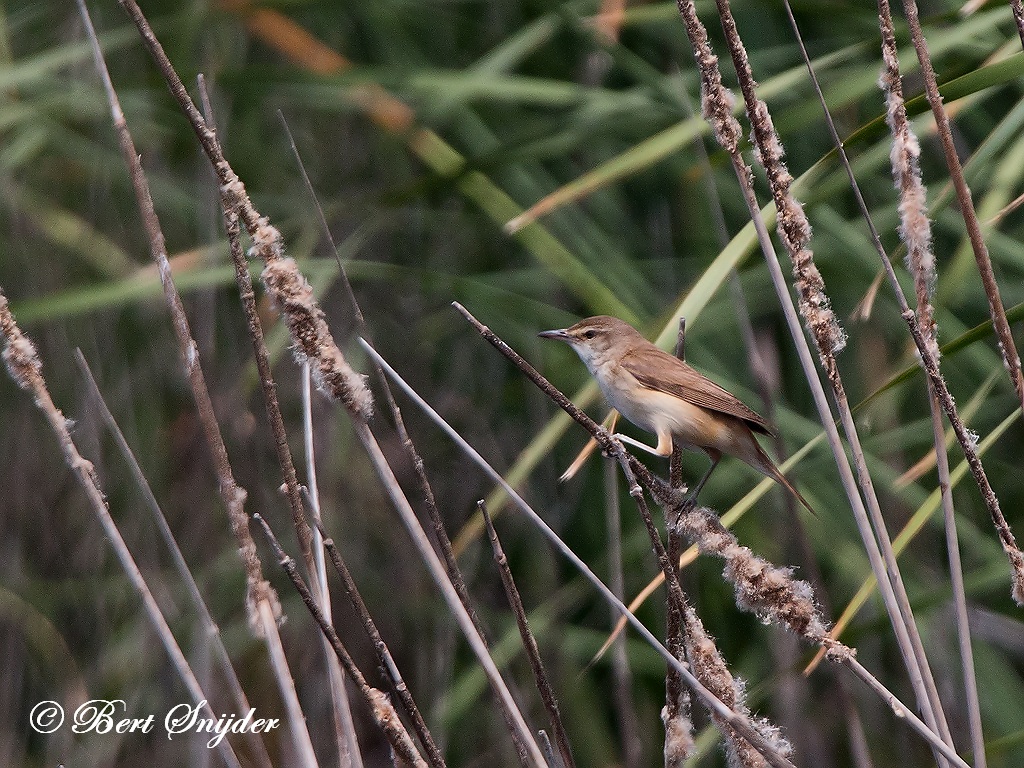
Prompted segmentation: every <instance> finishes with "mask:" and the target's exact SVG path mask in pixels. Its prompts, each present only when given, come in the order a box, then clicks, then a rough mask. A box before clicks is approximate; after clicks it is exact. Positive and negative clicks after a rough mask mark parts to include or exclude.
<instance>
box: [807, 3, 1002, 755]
mask: <svg viewBox="0 0 1024 768" xmlns="http://www.w3.org/2000/svg"><path fill="white" fill-rule="evenodd" d="M878 6H879V14H878V16H879V28H880V30H881V33H882V62H883V68H882V74H881V77H880V78H879V86H880V87H881V89H882V92H883V94H884V96H885V102H886V122H887V123H888V125H889V129H890V131H891V132H892V136H893V143H892V150H891V152H890V162H891V165H892V174H893V181H894V183H895V185H896V189H897V190H898V191H899V196H900V204H899V213H900V226H899V235H900V239H901V240H902V241H903V242H904V243H905V244H906V246H907V256H906V260H907V267H908V269H909V270H910V273H911V274H912V275H913V276H914V293H915V295H916V298H917V318H916V319H917V325H918V327H919V328H920V329H921V334H922V336H923V338H924V341H925V345H926V348H927V354H928V356H930V357H931V358H932V359H933V360H934V361H936V362H937V361H938V359H939V356H940V352H939V343H938V328H937V326H936V322H935V308H934V306H933V305H932V294H933V292H934V290H935V283H936V270H935V254H934V252H933V251H932V247H931V246H932V235H931V223H930V222H929V220H928V214H927V194H926V191H925V187H924V182H923V180H922V177H921V167H920V162H919V159H920V155H921V146H920V143H919V142H918V140H917V136H916V135H915V134H914V130H913V128H912V127H911V125H910V120H909V119H908V117H907V109H906V103H905V100H904V98H903V84H902V81H901V78H900V62H899V51H898V48H897V46H896V36H895V32H894V29H893V23H892V13H891V11H890V9H889V3H888V0H878ZM822 104H823V105H824V99H822ZM826 113H827V108H826ZM830 123H831V120H830ZM833 130H834V126H833ZM837 146H840V144H839V143H838V142H837ZM840 151H841V152H842V150H841V149H840ZM842 157H843V158H844V160H845V152H842ZM864 212H865V213H867V209H866V206H865V209H864ZM869 220H870V217H869ZM875 239H876V240H877V233H875ZM878 246H879V247H880V246H881V242H880V241H878ZM883 252H884V249H883ZM927 382H928V406H929V411H930V413H931V421H932V439H933V442H934V445H935V457H936V466H937V471H938V478H939V487H940V488H941V492H942V511H943V522H944V526H945V532H946V545H947V546H946V550H947V556H948V558H949V570H950V580H951V582H952V587H953V605H954V615H955V617H956V626H957V639H958V642H959V649H960V659H961V666H962V669H963V676H964V691H965V694H966V698H967V720H968V725H969V729H970V734H971V745H972V748H973V749H972V751H973V753H974V761H975V768H985V766H986V765H987V761H986V758H985V737H984V731H983V728H982V723H981V704H980V701H979V697H978V686H977V681H976V678H975V672H974V651H973V649H972V648H971V632H970V626H969V623H968V620H967V595H966V589H965V587H964V577H963V568H962V566H961V562H960V542H959V537H958V535H957V529H956V517H955V514H954V510H953V493H952V486H951V483H950V476H949V459H948V457H947V455H946V435H945V430H944V429H943V426H942V416H941V407H942V406H941V404H940V402H939V396H938V393H937V392H936V389H935V384H934V383H933V382H932V381H931V380H930V379H928V380H927Z"/></svg>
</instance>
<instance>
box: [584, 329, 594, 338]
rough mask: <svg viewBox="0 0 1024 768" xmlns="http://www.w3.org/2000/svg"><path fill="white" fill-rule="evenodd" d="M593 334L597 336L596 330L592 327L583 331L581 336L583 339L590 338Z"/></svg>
mask: <svg viewBox="0 0 1024 768" xmlns="http://www.w3.org/2000/svg"><path fill="white" fill-rule="evenodd" d="M595 336H597V331H595V330H594V329H590V330H589V331H584V332H583V338H584V339H592V338H594V337H595Z"/></svg>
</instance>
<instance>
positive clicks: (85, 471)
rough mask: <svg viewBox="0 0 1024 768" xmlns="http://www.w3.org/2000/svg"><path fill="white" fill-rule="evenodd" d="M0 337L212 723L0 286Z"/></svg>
mask: <svg viewBox="0 0 1024 768" xmlns="http://www.w3.org/2000/svg"><path fill="white" fill-rule="evenodd" d="M0 338H3V340H4V349H3V352H2V353H0V357H2V358H3V361H4V364H5V365H6V367H7V372H8V373H9V374H10V376H11V378H12V379H13V380H14V383H15V384H17V385H18V386H19V387H20V388H21V389H23V390H25V391H26V392H28V393H29V394H30V395H32V398H33V400H34V402H35V405H36V407H37V408H38V409H39V410H40V411H41V412H42V414H43V416H44V417H45V418H46V421H47V422H48V423H49V425H50V429H51V430H52V431H53V434H54V436H55V437H56V438H57V442H58V444H59V445H60V449H61V453H62V454H63V455H64V462H65V463H66V464H67V465H68V467H69V468H70V469H71V471H72V472H73V473H74V474H75V477H76V478H77V480H78V482H79V484H80V485H81V486H82V489H83V490H84V491H85V494H86V497H87V498H88V500H89V505H90V506H91V507H92V510H93V513H94V514H95V515H96V518H97V520H98V521H99V523H100V526H101V527H102V528H103V533H104V535H105V536H106V538H107V540H108V541H109V542H110V545H111V547H112V548H113V549H114V553H115V555H116V556H117V558H118V561H119V562H120V564H121V568H122V569H123V570H124V572H125V575H126V576H127V577H128V580H129V582H130V583H131V585H132V587H133V588H134V590H135V591H136V592H137V593H138V595H139V598H140V600H141V601H142V607H143V609H144V610H145V612H146V616H147V617H148V618H149V621H150V623H151V624H152V625H153V629H154V631H155V632H156V634H157V637H159V639H160V642H161V643H162V644H163V646H164V649H165V650H166V651H167V655H168V656H169V657H170V660H171V663H172V664H173V665H174V668H175V671H176V672H177V673H178V676H179V677H180V678H181V681H182V683H183V684H184V686H185V688H186V689H187V690H188V693H189V696H190V697H191V699H192V700H193V701H194V702H195V703H196V705H197V706H199V707H200V708H201V709H202V710H203V715H204V717H209V718H211V719H215V718H216V715H215V714H214V712H213V709H212V708H211V707H210V704H209V703H208V700H209V697H208V696H207V694H206V693H204V692H203V689H202V686H201V685H200V684H199V680H198V679H197V678H196V675H195V673H194V672H193V671H192V668H191V667H190V666H189V662H188V659H187V658H185V654H184V653H182V651H181V648H180V647H179V646H178V643H177V640H175V638H174V634H173V633H172V632H171V628H170V626H169V625H168V623H167V619H166V618H165V617H164V615H163V612H162V611H161V610H160V606H159V604H158V603H157V601H156V598H154V597H153V593H152V591H150V589H149V586H148V584H147V583H146V580H145V578H144V577H143V575H142V571H141V570H140V569H139V566H138V564H137V563H136V562H135V558H134V557H132V554H131V552H130V551H129V549H128V545H127V544H126V543H125V541H124V539H123V538H122V536H121V532H120V531H119V530H118V528H117V524H116V523H115V522H114V519H113V517H111V515H110V508H109V507H108V505H107V499H106V496H105V495H104V493H103V490H102V488H101V487H100V482H99V477H98V476H97V474H96V470H95V469H94V468H93V465H92V462H90V461H89V460H88V459H86V458H84V457H83V456H82V455H81V453H79V451H78V446H76V445H75V442H74V440H73V439H72V437H71V430H70V428H69V422H68V420H67V419H66V418H65V417H64V414H63V413H62V412H61V410H60V409H59V408H58V407H57V405H56V404H55V403H54V402H53V398H52V397H51V396H50V391H49V389H47V386H46V380H45V379H44V378H43V363H42V360H41V359H40V358H39V354H38V352H37V351H36V347H35V345H34V344H33V343H32V342H31V340H30V339H29V338H28V337H27V336H25V334H24V333H22V331H21V328H19V327H18V324H17V321H16V320H15V319H14V315H13V314H12V313H11V310H10V307H9V306H8V303H7V296H6V295H5V294H4V292H3V289H2V288H0ZM218 750H219V753H220V755H221V756H222V757H223V759H224V761H225V762H226V763H227V764H228V765H229V766H232V768H240V763H239V761H238V757H237V756H236V755H235V752H234V749H233V748H232V746H231V744H230V743H229V742H228V740H227V739H223V740H221V741H220V743H219V746H218Z"/></svg>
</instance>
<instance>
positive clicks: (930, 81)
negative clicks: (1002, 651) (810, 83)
mask: <svg viewBox="0 0 1024 768" xmlns="http://www.w3.org/2000/svg"><path fill="white" fill-rule="evenodd" d="M903 12H904V13H905V14H906V17H907V25H908V26H909V28H910V39H911V41H912V42H913V44H914V50H915V51H916V52H917V60H918V62H919V63H920V65H921V75H922V76H923V77H924V91H925V96H926V97H927V99H928V104H929V106H930V107H931V109H932V115H934V117H935V127H936V130H937V132H938V134H939V140H940V142H941V143H942V154H943V156H944V157H945V159H946V167H947V168H948V169H949V176H950V179H951V180H952V182H953V189H954V190H955V192H956V199H957V203H958V206H957V207H958V208H959V210H960V215H961V216H962V217H963V219H964V226H965V228H966V230H967V238H968V240H970V243H971V249H972V250H973V251H974V260H975V263H976V264H977V266H978V274H979V275H980V276H981V283H982V286H983V287H984V289H985V295H986V296H987V297H988V304H989V314H990V315H991V317H992V327H993V328H994V329H995V332H996V340H997V342H998V347H999V353H1000V354H1001V355H1002V358H1003V364H1004V365H1005V366H1006V369H1007V371H1008V372H1009V374H1010V381H1012V382H1013V386H1014V389H1015V390H1016V392H1017V399H1018V400H1020V403H1021V407H1024V370H1022V368H1021V361H1020V355H1019V354H1018V353H1017V346H1016V344H1015V343H1014V341H1013V333H1012V331H1011V330H1010V323H1009V321H1008V320H1007V319H1006V308H1005V307H1004V306H1003V301H1002V299H1001V298H1000V295H999V284H998V283H997V282H996V277H995V273H994V272H993V270H992V260H991V259H990V258H989V254H988V246H987V245H986V244H985V238H984V236H983V235H982V232H981V224H980V222H979V221H978V212H977V211H976V210H975V208H974V201H973V200H972V199H971V190H970V189H969V188H968V186H967V180H966V178H965V177H964V170H963V166H962V164H961V163H960V157H959V156H958V155H957V153H956V147H955V146H954V144H953V131H952V129H951V128H950V123H949V115H948V114H947V113H946V110H945V108H944V107H943V104H942V95H941V94H940V93H939V85H938V81H937V79H936V77H935V69H934V68H933V67H932V61H931V56H930V55H929V53H928V42H927V41H926V40H925V37H924V32H923V30H922V29H921V21H920V19H919V18H918V14H917V3H916V2H915V1H914V0H903ZM1022 597H1024V596H1022Z"/></svg>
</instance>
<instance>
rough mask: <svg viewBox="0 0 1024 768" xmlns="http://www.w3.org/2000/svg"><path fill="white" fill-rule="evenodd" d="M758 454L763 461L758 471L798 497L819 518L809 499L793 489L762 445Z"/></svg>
mask: <svg viewBox="0 0 1024 768" xmlns="http://www.w3.org/2000/svg"><path fill="white" fill-rule="evenodd" d="M757 452H758V454H759V456H758V458H759V459H760V460H761V466H760V467H758V469H759V470H761V472H763V473H764V474H765V475H767V476H768V477H770V478H771V479H772V480H774V481H775V482H777V483H778V484H779V485H781V486H782V487H783V488H785V489H786V490H787V491H789V492H790V493H791V494H793V496H794V497H796V500H797V501H799V502H800V503H801V504H803V505H804V507H806V508H807V511H808V512H810V513H811V514H812V515H814V516H815V517H817V516H818V513H817V512H815V511H814V507H812V506H811V505H810V504H809V503H808V502H807V499H805V498H804V497H803V496H802V495H801V493H800V491H798V490H797V489H796V488H794V487H793V484H792V483H791V482H789V479H788V478H787V477H786V476H785V475H784V474H782V470H780V469H779V468H778V467H777V466H775V462H774V461H772V460H771V457H770V456H768V454H767V453H765V452H764V449H763V448H761V446H760V445H758V446H757Z"/></svg>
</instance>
